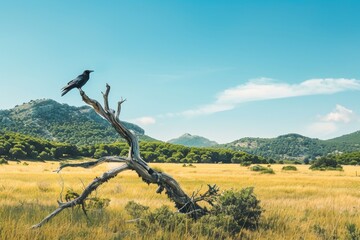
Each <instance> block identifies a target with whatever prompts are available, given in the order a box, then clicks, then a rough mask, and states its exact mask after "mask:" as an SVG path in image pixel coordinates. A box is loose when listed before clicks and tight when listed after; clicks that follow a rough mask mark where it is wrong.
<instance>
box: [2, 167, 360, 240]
mask: <svg viewBox="0 0 360 240" xmlns="http://www.w3.org/2000/svg"><path fill="white" fill-rule="evenodd" d="M27 164H28V165H26V164H24V162H21V163H16V162H9V165H0V221H1V223H0V238H1V239H149V236H146V233H143V234H140V233H138V232H136V231H135V226H134V224H133V223H131V222H128V220H131V217H130V216H128V215H127V213H126V211H125V210H124V206H125V204H126V203H127V202H129V201H131V200H134V201H136V202H138V203H141V204H143V205H147V206H150V207H151V208H157V207H160V206H162V205H168V206H171V207H173V204H172V203H171V202H170V201H169V200H168V199H167V197H166V196H165V194H156V193H155V191H156V188H157V186H155V185H147V184H146V183H144V182H142V181H141V179H140V178H139V177H138V176H137V174H136V173H135V172H133V171H127V172H123V173H121V174H120V175H118V176H117V177H116V178H114V179H111V180H110V181H109V182H107V183H105V184H104V185H103V186H101V187H100V188H99V189H98V191H97V192H96V193H95V194H96V195H97V196H98V197H104V198H109V199H110V200H111V202H110V205H109V207H108V208H106V209H103V210H93V211H89V217H90V219H91V222H89V221H88V220H87V219H86V217H85V216H84V215H83V214H82V212H81V211H80V210H79V209H77V208H76V209H74V210H71V209H66V210H64V211H63V212H62V213H60V214H59V215H58V216H56V217H55V218H54V219H53V220H51V221H50V222H48V223H47V224H45V225H44V226H43V227H41V228H40V229H30V227H31V226H32V225H33V224H36V223H38V222H39V221H41V220H42V219H43V218H44V217H45V216H46V215H47V214H49V213H50V212H51V211H53V210H54V209H55V208H56V207H57V202H56V200H58V199H59V198H60V195H61V192H62V189H64V191H63V192H65V191H66V189H73V190H74V191H77V192H80V191H81V190H82V189H83V188H84V186H86V185H87V184H88V183H89V182H90V181H91V180H92V179H93V178H95V177H96V176H99V175H100V174H101V173H102V172H104V171H106V170H108V169H110V168H111V167H114V165H110V164H104V165H102V166H98V167H96V168H93V169H82V168H68V169H64V170H63V171H62V172H61V173H59V174H58V173H54V172H53V170H55V169H56V168H57V167H58V162H46V163H41V162H27ZM151 166H152V167H157V168H158V169H161V170H163V171H165V172H166V173H168V174H170V175H171V176H173V177H174V178H175V179H176V180H177V181H178V182H179V183H180V185H181V186H182V187H183V189H184V190H185V191H186V192H187V193H188V194H191V193H192V192H193V191H197V190H199V189H202V190H204V191H205V190H206V189H207V184H208V183H210V184H214V183H216V184H217V185H218V186H219V187H220V189H221V190H225V189H230V188H232V189H241V188H244V187H249V186H252V187H254V192H255V194H256V196H257V198H258V199H260V200H261V206H262V207H263V209H265V211H264V213H263V214H262V220H261V224H260V227H259V229H258V230H256V231H246V233H245V235H243V236H246V238H249V239H347V238H348V239H351V236H350V235H351V233H352V234H353V235H356V234H359V236H360V232H359V229H360V216H359V213H360V177H359V176H360V167H358V166H344V171H311V170H309V169H308V168H309V166H304V165H301V166H299V165H297V166H296V167H297V168H298V171H282V170H281V169H282V167H283V166H284V165H272V166H271V168H273V169H274V171H275V174H260V173H258V172H253V171H250V170H249V168H248V167H242V166H240V165H238V164H195V165H194V167H183V166H182V164H151ZM174 211H175V208H174ZM350 226H352V227H353V228H352V229H353V230H350V229H351V227H350ZM354 227H355V230H354ZM162 237H163V239H170V238H177V239H194V238H195V239H196V238H198V239H204V238H205V237H196V236H194V235H193V234H192V235H190V234H188V235H187V234H185V235H181V236H180V235H179V234H177V233H176V232H173V233H167V232H166V231H162V229H159V232H158V233H157V234H156V236H154V239H161V238H162ZM208 238H211V237H208ZM354 239H355V238H354Z"/></svg>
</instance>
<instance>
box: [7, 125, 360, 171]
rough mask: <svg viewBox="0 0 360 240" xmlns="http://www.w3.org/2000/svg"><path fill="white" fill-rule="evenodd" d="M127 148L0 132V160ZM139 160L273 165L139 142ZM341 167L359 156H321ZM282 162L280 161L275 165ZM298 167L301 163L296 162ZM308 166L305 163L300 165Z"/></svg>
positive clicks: (223, 152)
mask: <svg viewBox="0 0 360 240" xmlns="http://www.w3.org/2000/svg"><path fill="white" fill-rule="evenodd" d="M128 150H129V147H128V145H127V143H126V142H121V141H118V142H114V143H108V144H90V145H82V146H77V145H74V144H68V143H61V142H55V141H48V140H44V139H41V138H37V137H32V136H29V135H24V134H20V133H14V132H2V131H0V157H2V158H5V159H9V160H11V159H13V160H17V159H27V160H62V159H74V158H81V157H90V158H100V157H103V156H111V155H120V156H127V154H128ZM140 153H141V157H142V158H143V159H144V160H145V161H147V162H159V163H163V162H165V163H239V164H243V165H247V164H255V163H263V164H267V163H275V161H274V160H273V159H271V158H265V157H261V156H257V155H254V154H249V153H246V152H244V151H238V150H231V149H225V148H197V147H185V146H182V145H175V144H170V143H164V142H147V141H140ZM323 158H331V159H332V160H334V161H336V162H337V163H338V164H341V165H359V164H360V152H359V151H357V152H349V153H341V154H339V153H337V154H330V155H324V156H323ZM279 162H280V163H281V162H283V161H282V160H281V161H279ZM298 163H299V164H301V163H302V162H298ZM304 163H309V162H306V161H305V162H304Z"/></svg>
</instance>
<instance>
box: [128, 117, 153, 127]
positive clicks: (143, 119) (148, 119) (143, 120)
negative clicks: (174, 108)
mask: <svg viewBox="0 0 360 240" xmlns="http://www.w3.org/2000/svg"><path fill="white" fill-rule="evenodd" d="M131 122H133V123H136V124H139V125H142V126H146V125H152V124H155V123H156V120H155V118H153V117H140V118H136V119H133V120H131Z"/></svg>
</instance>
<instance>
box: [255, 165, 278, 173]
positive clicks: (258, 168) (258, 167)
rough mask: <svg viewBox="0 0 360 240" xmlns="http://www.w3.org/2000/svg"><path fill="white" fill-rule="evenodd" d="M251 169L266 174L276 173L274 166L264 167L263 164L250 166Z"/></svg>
mask: <svg viewBox="0 0 360 240" xmlns="http://www.w3.org/2000/svg"><path fill="white" fill-rule="evenodd" d="M250 170H251V171H255V172H260V173H264V174H275V172H274V170H273V169H272V168H269V167H263V166H261V165H255V166H252V167H250Z"/></svg>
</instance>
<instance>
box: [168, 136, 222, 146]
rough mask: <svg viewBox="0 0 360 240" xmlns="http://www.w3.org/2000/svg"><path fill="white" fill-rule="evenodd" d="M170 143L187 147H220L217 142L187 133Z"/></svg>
mask: <svg viewBox="0 0 360 240" xmlns="http://www.w3.org/2000/svg"><path fill="white" fill-rule="evenodd" d="M168 143H173V144H180V145H183V146H187V147H212V146H215V145H218V143H217V142H214V141H211V140H209V139H207V138H204V137H201V136H196V135H191V134H189V133H185V134H184V135H182V136H180V137H178V138H174V139H171V140H169V141H168Z"/></svg>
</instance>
